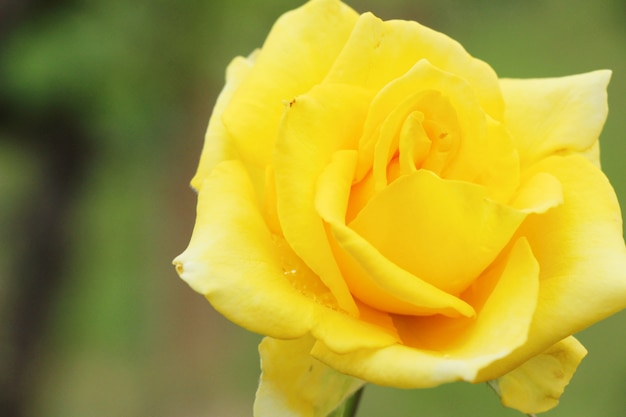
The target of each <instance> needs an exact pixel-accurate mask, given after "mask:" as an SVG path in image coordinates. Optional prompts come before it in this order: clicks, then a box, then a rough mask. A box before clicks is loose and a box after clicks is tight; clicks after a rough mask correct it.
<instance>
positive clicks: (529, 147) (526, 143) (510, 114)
mask: <svg viewBox="0 0 626 417" xmlns="http://www.w3.org/2000/svg"><path fill="white" fill-rule="evenodd" d="M610 76H611V72H610V71H606V70H605V71H594V72H590V73H586V74H580V75H573V76H569V77H560V78H542V79H526V80H512V79H503V80H500V86H501V88H502V94H503V95H504V100H505V103H506V112H505V123H506V126H507V127H508V129H509V130H510V132H511V134H512V136H513V138H514V140H515V144H516V147H517V149H518V150H519V152H520V159H521V163H522V166H528V165H530V164H532V163H533V162H535V161H537V160H539V159H541V158H544V157H546V156H548V155H551V154H555V153H572V152H586V151H588V150H589V149H590V148H592V147H593V146H595V144H596V142H597V140H598V137H599V136H600V132H601V130H602V126H603V125H604V121H605V120H606V116H607V113H608V105H607V95H606V87H607V84H608V82H609V78H610ZM589 155H590V157H593V155H594V153H593V152H590V153H589ZM596 156H597V155H596ZM597 162H599V161H597Z"/></svg>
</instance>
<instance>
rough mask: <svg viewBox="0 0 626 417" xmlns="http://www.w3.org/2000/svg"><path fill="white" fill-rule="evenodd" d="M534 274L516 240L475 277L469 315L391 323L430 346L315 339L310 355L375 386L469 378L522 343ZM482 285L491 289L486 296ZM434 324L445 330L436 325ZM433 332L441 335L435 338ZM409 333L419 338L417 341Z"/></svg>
mask: <svg viewBox="0 0 626 417" xmlns="http://www.w3.org/2000/svg"><path fill="white" fill-rule="evenodd" d="M538 275H539V271H538V266H537V263H536V261H535V259H534V258H533V255H532V252H531V251H530V247H529V245H528V243H527V242H526V241H525V239H519V240H518V241H517V242H516V243H515V245H513V247H512V248H511V250H510V252H508V254H506V256H502V257H500V258H499V260H498V261H497V262H496V264H495V265H494V266H493V267H492V268H490V270H489V271H487V272H486V274H485V275H484V276H483V277H482V278H481V279H480V280H479V283H478V284H477V285H479V286H481V287H480V288H474V289H473V291H474V294H473V295H470V297H475V298H477V299H478V298H485V297H486V299H485V300H484V304H483V305H482V306H480V310H479V312H478V315H477V316H476V318H475V319H473V320H472V319H445V320H435V321H433V322H432V325H431V326H430V327H425V326H424V325H425V324H426V323H428V322H429V320H430V319H429V318H415V319H413V322H411V319H408V320H409V321H404V323H402V319H401V320H400V321H398V322H397V323H398V325H399V331H400V335H401V337H408V338H409V339H406V342H405V343H408V344H409V345H411V344H414V345H416V346H417V345H419V344H420V343H421V344H422V346H425V344H430V346H428V347H426V348H424V349H420V348H419V346H418V347H412V346H409V345H400V344H396V345H392V346H389V347H386V348H382V349H361V350H358V351H355V352H352V353H348V354H340V353H337V352H334V351H333V350H332V349H331V348H329V347H328V346H325V344H324V343H323V342H317V343H316V344H315V346H314V347H313V350H312V354H313V355H314V356H315V357H317V358H319V359H320V360H321V361H323V362H324V363H326V364H328V365H329V366H331V367H333V368H335V369H337V370H338V371H340V372H343V373H346V374H348V375H353V376H355V377H358V378H362V379H365V380H367V381H370V382H372V383H375V384H379V385H389V386H395V387H399V388H427V387H432V386H436V385H439V384H442V383H445V382H451V381H457V380H465V381H472V382H473V381H475V380H476V378H477V374H478V372H479V370H480V369H481V368H483V367H485V366H486V365H487V364H489V363H491V362H493V361H495V360H497V359H499V358H502V357H506V356H507V355H509V354H510V353H511V352H512V351H514V350H515V349H516V348H517V347H518V346H520V345H521V344H523V343H524V342H525V341H526V337H527V334H528V328H529V326H530V324H531V321H532V317H533V312H534V309H535V303H536V300H537V290H538ZM482 286H485V287H486V288H488V289H490V290H491V291H490V292H489V293H488V294H486V293H485V290H486V288H482ZM456 320H462V321H461V323H462V325H461V326H457V327H458V328H460V330H461V333H460V334H458V335H454V334H451V333H450V330H451V328H453V327H454V326H455V321H456ZM403 324H404V325H407V326H408V327H402V325H403ZM439 325H444V326H447V328H446V329H443V330H442V329H439V328H438V326H439ZM411 326H414V327H411ZM467 326H469V327H467ZM421 331H424V332H425V334H424V335H421V334H420V332H421ZM437 332H440V333H443V334H445V338H444V339H438V338H437V337H438V336H437V335H436V334H435V333H437ZM430 336H432V338H431V337H430ZM455 336H456V337H455ZM411 337H415V338H420V337H422V338H423V339H425V341H424V342H420V343H418V342H417V341H416V340H412V339H411ZM444 340H445V341H447V342H448V345H447V346H446V342H444ZM433 347H436V349H433Z"/></svg>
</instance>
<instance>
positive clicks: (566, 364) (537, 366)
mask: <svg viewBox="0 0 626 417" xmlns="http://www.w3.org/2000/svg"><path fill="white" fill-rule="evenodd" d="M586 354H587V350H586V349H585V348H584V347H583V345H581V344H580V342H578V340H576V339H575V338H574V337H571V336H570V337H568V338H566V339H563V340H561V341H560V342H558V343H557V344H555V345H554V346H552V347H550V348H549V349H548V350H546V351H545V352H543V353H541V354H539V355H537V356H535V357H533V358H531V359H530V360H528V361H527V362H524V363H523V364H522V365H521V366H519V367H518V368H515V369H514V370H513V371H511V372H509V373H508V374H506V375H504V376H501V377H500V378H498V388H499V391H500V392H499V394H500V397H501V399H502V404H504V405H505V406H507V407H511V408H515V409H517V410H519V411H521V412H522V413H527V414H531V413H543V412H544V411H548V410H550V409H551V408H554V407H556V406H557V404H558V403H559V398H560V397H561V394H563V391H564V390H565V386H566V385H567V384H568V383H569V381H570V379H571V378H572V376H574V372H575V371H576V368H577V367H578V364H579V363H580V362H581V361H582V360H583V358H584V357H585V355H586Z"/></svg>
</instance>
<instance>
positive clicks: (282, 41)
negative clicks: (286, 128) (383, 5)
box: [223, 0, 357, 167]
mask: <svg viewBox="0 0 626 417" xmlns="http://www.w3.org/2000/svg"><path fill="white" fill-rule="evenodd" d="M356 19H357V14H356V12H354V10H352V9H351V8H349V7H348V6H346V5H345V4H343V3H341V2H339V1H335V0H313V1H310V2H307V3H305V4H304V5H303V6H302V7H300V8H298V9H295V10H293V11H291V12H288V13H286V14H284V15H283V16H281V17H280V18H279V19H278V21H277V22H276V23H275V24H274V27H273V28H272V31H271V32H270V34H269V35H268V37H267V39H266V41H265V43H264V45H263V48H262V49H261V51H260V52H259V54H258V57H257V60H256V63H255V65H254V68H253V69H252V71H251V72H250V74H249V75H248V76H247V77H246V79H245V80H244V81H243V82H242V83H241V85H240V86H239V88H237V90H236V91H235V93H234V94H233V96H232V100H231V102H230V104H229V105H228V107H227V108H226V109H225V110H224V114H223V121H224V124H225V126H226V128H227V130H228V132H229V133H230V134H231V135H232V137H233V140H234V141H235V143H236V144H237V148H238V150H239V153H240V155H241V158H242V159H243V160H244V161H245V162H246V163H251V164H256V165H260V166H261V167H263V166H265V165H266V164H268V163H269V162H270V159H271V157H272V149H273V144H274V140H275V138H276V130H277V127H278V124H279V121H280V117H281V115H282V113H283V109H284V106H285V104H284V103H285V102H287V103H288V102H289V101H291V100H292V99H293V98H294V97H295V96H297V95H299V94H302V93H305V92H307V91H308V90H309V89H310V88H311V87H313V86H314V85H316V84H318V83H319V82H321V81H322V79H323V78H324V77H325V76H326V74H327V72H328V69H329V68H330V66H331V65H332V64H333V62H334V61H335V59H336V57H337V55H338V54H339V52H340V51H341V49H342V48H343V46H344V43H345V41H346V40H347V38H348V36H349V34H350V32H351V30H352V28H353V27H354V24H355V22H356Z"/></svg>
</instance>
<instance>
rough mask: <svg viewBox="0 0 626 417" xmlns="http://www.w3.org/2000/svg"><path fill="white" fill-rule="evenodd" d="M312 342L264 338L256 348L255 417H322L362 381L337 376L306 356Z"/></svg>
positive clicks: (307, 337)
mask: <svg viewBox="0 0 626 417" xmlns="http://www.w3.org/2000/svg"><path fill="white" fill-rule="evenodd" d="M313 343H314V339H313V338H311V337H309V336H305V337H303V338H300V339H296V340H289V341H286V340H277V339H272V338H269V337H266V338H265V339H263V341H262V342H261V344H260V346H259V352H260V353H261V367H262V370H263V373H262V374H261V380H260V381H259V388H258V390H257V394H256V400H255V402H254V415H255V416H256V417H326V416H327V415H328V414H329V413H330V412H331V411H333V410H334V409H335V408H337V406H339V405H340V404H341V403H342V402H343V401H344V400H345V399H346V398H348V397H349V396H350V395H352V394H353V393H354V392H356V390H358V389H359V388H360V387H361V386H363V384H364V383H365V381H362V380H360V379H357V378H353V377H350V376H347V375H344V374H341V373H339V372H337V371H335V370H334V369H332V368H330V367H328V366H326V365H324V364H323V363H322V362H320V361H319V360H317V359H315V358H314V357H312V356H311V355H310V353H309V352H310V351H311V348H312V347H313Z"/></svg>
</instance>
